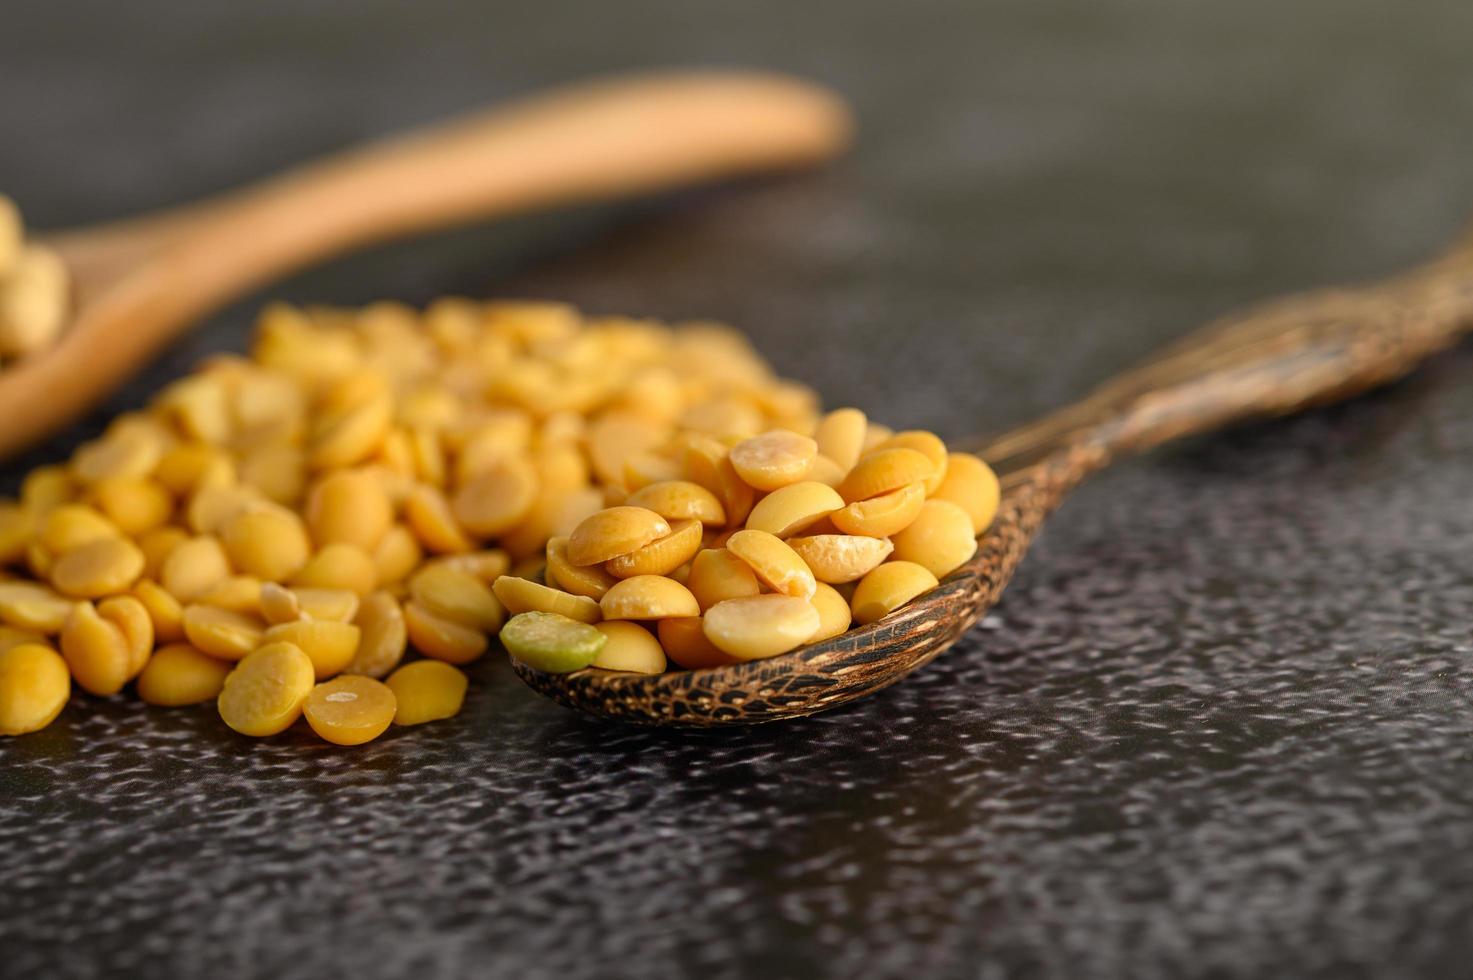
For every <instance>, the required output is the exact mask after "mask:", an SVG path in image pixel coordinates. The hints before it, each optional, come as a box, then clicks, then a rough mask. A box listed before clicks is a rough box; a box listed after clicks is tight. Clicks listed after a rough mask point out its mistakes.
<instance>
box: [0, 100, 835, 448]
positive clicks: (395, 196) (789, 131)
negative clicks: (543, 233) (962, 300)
mask: <svg viewBox="0 0 1473 980" xmlns="http://www.w3.org/2000/svg"><path fill="white" fill-rule="evenodd" d="M849 134H850V117H849V113H848V110H847V109H846V107H845V106H844V104H843V102H842V101H841V100H840V99H839V98H838V97H837V96H836V95H834V94H833V93H831V92H829V91H827V90H825V89H823V88H820V87H817V86H815V85H812V84H809V83H806V82H802V81H798V80H796V79H792V78H787V77H783V76H779V75H770V74H760V73H748V72H669V73H657V74H649V75H640V76H629V77H622V78H616V79H612V80H606V81H601V82H595V83H590V84H584V85H578V86H574V87H571V88H567V89H562V90H559V91H556V92H553V93H551V94H548V95H543V96H539V97H536V98H532V99H527V100H525V101H521V102H516V103H512V104H509V105H506V106H501V107H498V108H495V109H492V110H490V111H489V112H485V113H482V114H478V115H473V116H470V117H466V118H462V119H457V120H454V121H451V122H448V123H444V124H441V125H438V126H433V127H430V128H428V129H424V130H420V131H417V132H414V133H410V134H408V135H405V136H401V137H397V138H394V139H389V140H385V141H383V142H378V143H373V144H370V145H369V146H366V147H364V148H362V149H356V150H351V151H348V152H346V153H341V154H337V155H334V156H331V157H328V158H326V159H324V160H322V161H320V162H317V163H312V164H309V165H306V166H303V167H300V168H297V169H295V170H292V171H289V172H287V173H285V174H282V175H280V176H277V177H274V178H271V179H269V180H266V181H263V182H261V183H259V184H255V185H252V186H249V187H246V188H244V189H242V190H239V191H235V192H232V193H229V194H225V195H222V196H220V197H218V198H214V199H211V200H207V201H203V202H200V203H197V204H191V205H188V206H185V207H180V208H175V209H170V210H167V211H164V212H161V213H158V214H154V215H149V216H144V217H139V218H134V219H130V220H127V221H122V222H117V223H111V224H105V225H100V226H97V227H92V228H82V229H76V230H72V231H67V232H62V233H58V234H55V235H51V236H48V237H46V238H44V239H43V242H44V243H45V244H47V245H49V246H51V247H52V248H54V249H56V250H57V251H58V252H59V253H60V254H61V256H62V258H63V259H64V260H65V261H66V263H67V266H68V269H69V270H70V271H71V274H72V277H73V281H74V283H75V293H76V295H75V305H74V309H73V314H72V320H71V322H70V324H69V325H68V327H67V329H66V332H65V333H64V334H63V336H62V338H61V340H60V341H59V342H58V343H57V344H55V345H54V346H52V347H50V348H48V349H46V350H44V351H41V352H38V353H37V354H34V355H31V356H29V357H26V358H24V359H22V360H20V361H18V362H16V363H15V364H12V365H7V366H6V367H5V368H4V369H3V370H0V454H9V453H13V452H15V451H16V450H18V449H21V448H24V447H25V446H27V445H29V444H31V443H33V442H35V441H36V440H37V439H39V438H41V437H42V436H44V435H46V434H47V433H49V432H52V431H54V430H55V429H56V428H58V427H59V426H61V425H63V424H65V423H66V422H68V421H71V420H72V419H74V418H76V417H77V416H78V415H80V414H81V413H82V412H84V411H86V410H87V409H88V408H89V407H91V406H93V405H94V404H96V403H97V402H98V401H99V400H100V399H102V398H103V397H104V396H106V395H107V394H108V393H109V392H111V391H112V390H113V389H114V388H116V387H117V386H118V385H119V384H121V383H122V382H123V381H124V380H126V379H127V378H128V377H129V376H130V375H131V374H132V373H133V372H134V371H135V370H136V369H137V368H138V367H139V366H141V365H142V364H143V362H145V361H146V360H147V359H148V358H149V357H150V356H151V355H152V354H154V353H155V352H156V351H157V350H158V349H159V348H160V347H162V346H163V345H164V344H166V343H167V342H168V341H169V340H170V339H172V338H173V337H175V336H176V335H178V334H179V333H180V332H182V331H183V330H184V329H186V328H187V327H188V326H190V325H191V324H192V323H193V322H195V321H196V320H197V319H198V318H199V317H200V316H201V315H203V314H205V313H208V312H209V311H211V310H214V309H216V308H218V307H220V306H221V305H223V304H224V303H226V302H228V301H229V300H231V299H232V298H234V297H237V296H240V295H241V294H242V293H244V292H246V291H247V290H250V289H252V288H254V287H257V286H259V285H261V284H262V283H265V282H267V281H269V280H270V279H272V278H273V277H276V276H280V275H282V274H283V273H286V272H289V271H291V270H293V269H297V268H300V267H302V266H304V265H307V264H309V263H311V262H313V261H315V260H319V259H322V258H325V257H327V256H330V255H334V254H337V253H340V252H344V251H347V250H349V249H352V248H355V247H358V246H361V245H364V244H367V243H370V242H376V241H382V240H385V239H389V238H393V237H397V236H402V235H407V234H411V233H414V232H422V231H426V230H429V229H432V228H441V227H446V226H450V225H454V224H459V223H463V222H469V221H472V220H475V219H482V218H486V217H489V216H492V215H499V214H506V213H509V212H515V211H521V210H526V209H528V208H532V207H536V206H539V205H549V204H567V203H572V202H578V201H588V200H596V199H605V198H613V197H619V196H623V195H628V194H634V193H639V192H645V191H653V190H660V189H666V188H672V187H677V186H681V185H688V184H692V183H696V182H698V181H704V180H711V179H715V178H720V177H727V176H732V175H735V174H743V173H755V172H762V171H770V170H778V169H786V168H791V167H797V166H801V165H804V164H811V163H816V162H818V161H822V160H825V159H828V158H830V157H832V156H833V155H834V154H836V153H838V152H839V151H840V150H841V149H843V147H844V146H845V145H846V144H847V142H848V139H849Z"/></svg>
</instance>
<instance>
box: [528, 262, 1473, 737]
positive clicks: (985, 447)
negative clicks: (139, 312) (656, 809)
mask: <svg viewBox="0 0 1473 980" xmlns="http://www.w3.org/2000/svg"><path fill="white" fill-rule="evenodd" d="M1470 270H1473V243H1470V242H1463V243H1460V245H1459V246H1458V247H1456V248H1454V249H1452V250H1450V251H1449V252H1448V253H1446V254H1445V255H1444V256H1442V257H1441V258H1439V259H1438V260H1436V261H1434V262H1431V263H1429V264H1427V265H1424V266H1422V267H1420V268H1417V269H1414V270H1412V271H1410V272H1408V273H1405V274H1403V275H1400V276H1397V277H1395V278H1392V279H1388V280H1385V281H1382V282H1378V283H1373V284H1371V285H1368V286H1361V287H1348V288H1339V289H1327V290H1323V291H1318V292H1312V293H1306V294H1301V295H1296V296H1291V297H1288V298H1286V299H1282V300H1278V301H1276V302H1271V303H1268V304H1266V305H1264V306H1260V307H1257V308H1254V309H1250V310H1248V311H1246V312H1244V313H1241V314H1238V315H1235V316H1229V317H1227V318H1225V319H1223V320H1221V321H1218V322H1216V323H1213V324H1211V325H1209V326H1207V327H1206V328H1204V329H1203V330H1201V331H1200V332H1198V333H1195V334H1192V335H1190V336H1188V337H1186V338H1184V339H1183V340H1181V341H1180V342H1178V343H1177V344H1175V345H1174V346H1172V347H1169V348H1168V349H1166V350H1165V351H1163V352H1161V353H1160V354H1159V355H1157V356H1156V357H1154V358H1152V359H1150V360H1148V361H1146V362H1145V363H1143V364H1141V365H1139V366H1138V367H1136V368H1135V369H1133V370H1131V371H1127V372H1126V373H1124V374H1122V375H1119V376H1118V377H1116V378H1114V379H1113V380H1111V381H1108V382H1106V383H1105V384H1104V385H1102V386H1100V387H1099V388H1097V389H1096V390H1095V391H1094V392H1093V393H1091V394H1090V395H1088V396H1087V397H1085V398H1084V399H1083V400H1081V401H1079V402H1076V403H1075V404H1073V405H1071V406H1069V407H1067V408H1064V409H1062V410H1060V411H1057V412H1054V413H1053V414H1051V415H1048V416H1046V417H1045V418H1043V419H1041V420H1039V421H1037V422H1034V423H1032V424H1029V425H1025V426H1023V427H1022V428H1019V429H1016V430H1014V431H1012V432H1009V433H1007V434H1005V435H1002V436H999V437H997V438H994V439H990V440H986V441H982V442H980V443H979V445H978V447H977V450H978V452H979V453H980V455H981V456H982V457H983V458H984V459H986V460H987V461H988V462H989V463H991V464H992V465H993V466H994V468H996V470H997V471H998V474H999V476H1000V477H1001V480H1002V485H1003V497H1002V502H1001V506H1000V507H999V509H998V513H997V517H996V519H995V520H994V522H993V524H992V526H991V527H990V528H989V529H988V530H987V532H986V533H985V534H984V535H983V536H982V538H981V545H980V547H979V548H978V550H977V554H976V556H975V557H974V558H973V559H972V560H971V561H970V562H968V563H967V564H966V565H964V566H963V567H962V568H960V569H958V570H957V571H956V572H954V573H953V574H952V575H950V576H948V577H947V578H946V579H945V580H943V581H942V582H941V584H940V586H939V587H938V588H936V589H934V590H932V591H931V592H929V593H926V594H925V595H922V596H921V597H920V598H918V599H916V600H915V601H913V602H911V603H910V604H909V605H906V606H904V607H902V608H900V609H898V610H897V611H895V612H894V613H891V614H890V615H889V616H887V617H885V618H884V619H882V620H880V621H879V622H877V623H874V624H872V625H870V626H864V627H860V628H858V629H854V630H851V631H849V632H847V633H844V634H843V635H841V636H838V637H835V638H834V639H832V640H827V641H825V642H822V643H817V644H814V645H813V646H809V647H804V648H801V649H799V650H796V651H794V652H792V653H788V654H784V655H782V656H778V657H773V658H771V659H767V660H754V661H749V662H746V663H740V664H735V665H732V666H724V667H710V668H705V669H701V670H686V671H677V672H672V673H664V674H632V673H611V672H604V671H597V670H581V671H577V672H574V673H570V674H550V673H544V672H541V671H538V670H536V669H534V668H532V667H530V666H528V665H527V664H525V663H523V662H521V661H518V660H515V659H513V661H512V663H513V666H514V668H515V669H516V671H517V673H518V674H519V675H520V676H521V678H522V679H523V680H524V681H526V683H527V684H528V685H529V686H531V687H532V688H533V689H534V690H536V691H538V692H540V693H541V694H544V695H546V696H547V697H549V698H552V699H553V700H555V701H558V702H560V703H561V704H564V705H567V706H568V707H571V708H576V709H578V710H580V711H586V712H588V713H590V714H594V715H600V716H602V717H605V718H612V719H617V720H621V721H629V722H635V723H640V724H647V725H668V726H675V727H690V728H697V727H711V726H718V725H743V724H753V723H756V722H766V721H776V720H779V719H783V718H793V717H797V716H801V715H810V714H814V713H815V712H819V711H823V710H826V709H828V708H832V707H836V706H838V705H841V704H846V703H848V702H850V701H854V700H857V699H859V698H862V697H864V696H866V695H868V694H872V693H874V692H875V691H878V690H880V689H881V688H883V687H886V686H888V685H890V684H893V683H895V682H896V681H897V680H899V679H900V678H902V677H904V676H905V675H906V674H909V673H910V672H911V671H913V670H915V669H916V668H918V667H921V666H923V665H924V664H926V663H928V662H929V661H930V660H931V659H932V658H934V657H936V656H937V655H938V654H940V653H941V652H942V651H943V650H945V649H946V648H947V647H949V646H950V645H951V644H953V643H955V642H956V641H957V639H958V638H959V637H961V636H962V634H964V633H965V632H966V631H967V630H968V629H969V628H970V627H971V626H972V625H973V624H974V623H975V622H976V621H977V620H978V618H979V617H981V616H982V614H983V613H984V612H986V611H987V609H989V608H990V607H991V606H992V605H993V604H994V603H996V602H997V599H998V596H999V595H1000V594H1001V593H1002V590H1003V588H1004V587H1005V586H1006V585H1007V583H1008V580H1009V579H1010V578H1011V576H1012V573H1013V571H1014V569H1016V568H1017V567H1018V563H1019V562H1020V561H1022V559H1023V555H1024V553H1025V552H1026V551H1027V550H1028V545H1029V544H1030V543H1031V542H1032V540H1033V537H1034V535H1035V534H1037V533H1038V529H1039V527H1040V526H1041V525H1042V524H1043V522H1044V520H1045V518H1047V517H1048V516H1049V514H1051V513H1052V512H1053V511H1054V509H1055V508H1057V507H1058V506H1059V504H1060V503H1061V502H1062V501H1063V500H1064V498H1065V497H1066V496H1067V495H1068V493H1069V491H1070V490H1072V489H1074V487H1076V486H1078V485H1079V483H1080V482H1081V481H1083V480H1084V478H1085V477H1087V476H1089V475H1090V474H1091V473H1094V472H1095V471H1097V470H1099V469H1102V468H1104V467H1105V466H1107V465H1108V464H1109V463H1110V462H1111V461H1112V460H1114V459H1117V458H1119V457H1122V456H1126V455H1129V454H1131V453H1136V452H1141V451H1144V450H1147V449H1150V448H1152V447H1154V446H1158V445H1160V444H1162V443H1164V442H1167V441H1170V440H1172V439H1176V438H1179V437H1182V436H1187V435H1192V434H1196V433H1202V432H1207V431H1210V430H1213V429H1217V428H1220V427H1222V426H1225V425H1228V424H1230V423H1233V422H1236V421H1239V420H1243V419H1248V418H1253V417H1261V416H1274V415H1285V414H1289V413H1292V412H1297V411H1299V410H1301V409H1304V408H1307V407H1310V406H1313V405H1319V404H1324V403H1327V402H1332V401H1336V400H1339V399H1342V398H1346V397H1348V396H1350V395H1354V394H1357V393H1359V392H1362V391H1365V390H1367V389H1369V388H1372V387H1375V386H1377V385H1380V384H1384V383H1385V382H1388V381H1391V380H1394V379H1396V378H1398V377H1401V376H1402V375H1404V374H1406V373H1407V372H1408V371H1410V370H1411V369H1412V368H1413V367H1415V366H1416V365H1417V363H1418V362H1420V361H1421V360H1423V359H1424V358H1426V357H1427V356H1428V355H1430V354H1432V353H1434V352H1436V351H1438V350H1441V349H1443V348H1445V347H1448V346H1450V345H1451V344H1453V343H1454V342H1455V341H1456V340H1457V339H1458V337H1459V336H1460V335H1461V334H1462V333H1463V332H1464V331H1466V330H1468V329H1470V328H1473V272H1470Z"/></svg>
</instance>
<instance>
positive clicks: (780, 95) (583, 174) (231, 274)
mask: <svg viewBox="0 0 1473 980" xmlns="http://www.w3.org/2000/svg"><path fill="white" fill-rule="evenodd" d="M848 136H849V117H848V113H847V111H846V109H845V108H844V106H843V104H842V102H840V101H839V99H838V98H837V97H835V96H834V95H833V94H832V93H830V92H828V91H826V90H824V89H821V88H818V87H817V86H814V85H811V84H808V83H805V82H800V81H798V80H796V79H791V78H786V77H783V76H778V75H767V74H759V73H749V72H730V73H727V72H672V73H657V74H650V75H642V76H630V77H624V78H618V79H614V80H606V81H602V82H595V83H590V84H584V85H579V86H573V87H571V88H567V89H563V90H559V91H555V92H553V93H551V94H547V95H542V96H539V97H535V98H531V99H527V100H525V101H522V102H518V103H513V104H510V105H506V106H502V107H498V108H495V109H492V110H490V111H487V112H483V113H480V114H476V115H471V116H468V117H465V118H462V119H458V120H455V121H452V122H449V123H444V124H441V125H438V126H434V127H431V128H428V129H424V130H421V131H418V132H414V133H410V134H408V135H405V136H400V137H398V138H394V139H389V140H385V141H382V142H379V143H375V144H371V145H369V146H367V147H365V148H362V149H357V150H352V151H349V152H347V153H343V154H340V155H337V156H333V157H329V158H327V159H324V160H322V161H320V162H317V163H314V164H310V165H307V166H304V167H301V168H299V169H296V170H294V171H290V172H288V173H286V174H284V175H281V176H279V177H276V178H274V179H271V180H268V181H266V182H263V183H262V184H259V185H257V186H255V187H250V188H247V189H245V190H244V191H241V192H237V193H235V194H233V195H231V196H229V197H227V198H225V199H224V200H222V201H213V202H206V203H205V204H204V205H202V206H195V207H194V208H191V209H188V210H186V211H183V212H178V211H176V212H170V213H169V214H167V215H165V216H163V218H162V219H160V220H156V221H154V222H153V223H152V224H153V229H151V230H155V229H160V228H161V230H162V231H163V232H164V233H165V234H166V235H168V236H171V237H173V238H174V240H175V242H176V244H177V246H178V247H181V248H183V247H190V248H193V246H194V245H195V244H196V242H197V241H198V239H199V238H200V237H204V238H207V239H210V240H217V241H219V242H220V243H221V244H228V245H229V249H230V254H229V255H228V256H222V257H221V261H219V262H218V263H211V262H209V261H207V260H205V259H204V257H202V258H201V261H200V262H199V265H198V266H197V268H196V271H199V269H200V268H204V269H208V270H210V271H212V272H213V273H214V275H213V276H212V277H211V278H212V281H213V280H214V279H215V278H216V277H218V278H219V279H220V280H221V282H222V284H224V283H228V284H229V286H230V287H231V288H239V287H240V285H242V284H243V283H242V282H241V280H245V279H247V278H249V279H250V280H253V281H256V282H259V281H262V280H264V279H265V278H268V277H269V276H271V275H274V274H277V273H279V272H281V271H284V270H286V269H289V268H293V267H296V266H300V265H302V264H304V263H306V262H308V261H311V260H313V259H316V258H320V257H323V256H326V255H330V254H335V253H337V252H339V251H341V250H343V249H346V248H351V247H354V246H357V245H361V244H364V243H367V242H372V241H378V240H382V239H388V238H392V237H396V236H399V235H404V234H409V233H413V232H421V231H426V230H429V229H432V228H440V227H445V226H449V225H453V224H457V223H463V222H468V221H472V220H475V219H481V218H486V217H488V216H493V215H501V214H506V213H510V212H514V211H521V210H526V209H529V208H533V207H538V206H543V205H549V204H567V203H575V202H578V201H586V200H594V199H605V198H612V197H618V196H622V195H627V194H633V193H637V192H641V191H651V190H657V189H663V188H670V187H677V186H681V185H686V184H691V183H695V182H697V181H703V180H709V179H713V178H719V177H724V176H730V175H733V174H739V173H749V172H756V171H766V170H774V169H781V168H789V167H794V166H798V165H801V164H807V163H813V162H816V161H819V160H823V159H826V158H828V157H831V156H833V155H834V154H835V153H836V152H838V150H839V149H841V148H842V147H843V146H844V144H845V143H846V142H847V140H848ZM238 235H240V236H246V237H245V240H240V239H238V238H236V237H235V236H238ZM216 264H218V265H219V266H222V267H224V268H218V269H216V268H215V265H216Z"/></svg>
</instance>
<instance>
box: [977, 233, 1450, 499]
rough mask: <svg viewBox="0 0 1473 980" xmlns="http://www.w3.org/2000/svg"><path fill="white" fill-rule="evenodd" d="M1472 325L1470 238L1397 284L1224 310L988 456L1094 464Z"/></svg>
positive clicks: (1440, 343) (1347, 375)
mask: <svg viewBox="0 0 1473 980" xmlns="http://www.w3.org/2000/svg"><path fill="white" fill-rule="evenodd" d="M1470 329H1473V247H1470V246H1468V245H1466V244H1465V245H1462V246H1460V247H1459V248H1456V249H1453V250H1452V251H1450V252H1448V253H1447V255H1446V256H1444V257H1443V258H1441V259H1439V260H1438V261H1436V262H1434V263H1431V264H1429V265H1427V266H1425V267H1423V268H1421V269H1418V270H1415V271H1413V272H1410V273H1407V274H1405V275H1402V276H1399V277H1397V278H1394V279H1390V280H1386V281H1384V282H1380V283H1375V284H1372V285H1369V286H1364V287H1359V288H1343V289H1328V290H1323V291H1318V292H1312V293H1305V294H1301V295H1296V296H1290V297H1287V298H1285V299H1281V300H1277V301H1273V302H1269V303H1267V304H1265V305H1263V306H1260V307H1257V308H1254V309H1249V310H1247V311H1245V312H1243V313H1240V314H1236V315H1231V316H1228V317H1226V318H1224V319H1222V320H1219V321H1217V322H1215V323H1213V324H1210V325H1208V326H1207V327H1205V328H1204V329H1202V330H1200V331H1198V332H1196V333H1194V334H1191V335H1189V336H1187V337H1186V338H1184V339H1183V340H1181V341H1179V342H1178V343H1176V344H1175V345H1173V346H1171V347H1169V348H1167V349H1166V350H1165V351H1163V352H1162V353H1161V354H1159V355H1157V356H1156V357H1154V358H1151V359H1150V360H1148V361H1146V362H1145V363H1143V364H1141V365H1140V366H1138V367H1136V368H1134V369H1133V370H1130V371H1128V372H1126V373H1125V374H1122V375H1118V376H1117V377H1115V378H1114V379H1112V380H1110V381H1108V382H1106V383H1105V384H1104V385H1102V386H1100V387H1099V388H1097V389H1096V390H1095V391H1094V392H1093V393H1091V394H1090V395H1089V396H1088V397H1086V398H1084V399H1083V400H1082V401H1079V402H1077V403H1075V404H1074V405H1071V406H1070V407H1068V408H1066V409H1063V410H1061V411H1059V412H1055V413H1054V414H1052V415H1050V416H1048V417H1046V418H1045V419H1043V420H1041V421H1039V422H1036V423H1034V424H1032V425H1028V426H1025V427H1024V428H1022V429H1017V430H1015V431H1013V432H1010V433H1008V434H1006V435H1004V436H1001V437H999V438H998V439H995V440H993V441H992V442H990V443H988V444H987V445H986V446H985V447H983V449H982V450H981V451H982V452H983V453H984V454H985V455H987V456H988V458H990V459H992V460H994V461H995V462H998V463H999V464H1000V465H1001V466H1002V468H1004V469H1006V470H1009V471H1021V470H1023V469H1024V468H1025V467H1026V465H1027V464H1028V463H1030V462H1034V461H1040V460H1042V459H1044V458H1057V457H1058V456H1059V454H1060V451H1061V450H1065V449H1068V450H1070V455H1072V457H1073V458H1074V459H1075V460H1083V461H1087V462H1088V465H1089V466H1090V467H1091V468H1093V467H1095V466H1099V465H1103V464H1104V463H1105V462H1107V461H1108V460H1109V459H1110V458H1111V457H1114V456H1116V455H1119V454H1122V453H1127V452H1139V451H1141V450H1145V449H1149V448H1150V447H1152V446H1156V445H1159V444H1160V443H1163V442H1166V441H1168V440H1170V439H1175V438H1178V437H1181V436H1186V435H1191V434H1193V433H1200V432H1206V431H1208V430H1211V429H1215V428H1218V427H1220V426H1223V425H1227V424H1229V423H1232V422H1235V421H1238V420H1241V419H1247V418H1252V417H1257V416H1272V415H1283V414H1288V413H1290V412H1295V411H1298V410H1300V409H1302V408H1306V407H1309V406H1311V405H1316V404H1322V403H1326V402H1331V401H1337V400H1339V399H1342V398H1345V397H1348V396H1350V395H1353V394H1357V393H1359V392H1361V391H1365V390H1366V389H1368V388H1372V387H1374V386H1376V385H1380V384H1384V383H1385V382H1388V381H1391V380H1394V379H1396V378H1399V377H1401V376H1402V375H1404V374H1406V373H1407V372H1408V371H1410V370H1411V369H1412V368H1413V367H1415V366H1416V365H1417V364H1418V363H1419V362H1420V361H1422V360H1423V359H1424V358H1426V357H1427V356H1428V355H1430V354H1432V353H1434V352H1435V351H1438V350H1441V349H1443V348H1445V347H1448V346H1450V345H1452V344H1453V343H1455V342H1456V341H1457V339H1458V338H1459V336H1461V335H1462V334H1463V333H1464V332H1465V331H1468V330H1470ZM1081 450H1084V451H1081ZM1081 475H1082V474H1081Z"/></svg>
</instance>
